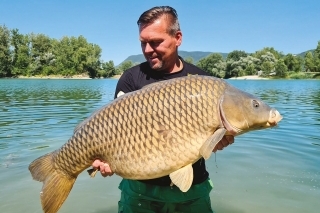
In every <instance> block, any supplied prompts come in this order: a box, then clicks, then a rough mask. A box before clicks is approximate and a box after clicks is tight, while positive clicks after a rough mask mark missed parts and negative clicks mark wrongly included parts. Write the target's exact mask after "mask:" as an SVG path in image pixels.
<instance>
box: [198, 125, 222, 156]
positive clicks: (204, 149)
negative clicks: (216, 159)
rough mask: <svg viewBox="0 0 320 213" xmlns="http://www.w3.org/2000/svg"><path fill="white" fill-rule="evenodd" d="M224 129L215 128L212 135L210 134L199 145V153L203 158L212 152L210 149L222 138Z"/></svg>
mask: <svg viewBox="0 0 320 213" xmlns="http://www.w3.org/2000/svg"><path fill="white" fill-rule="evenodd" d="M226 131H227V130H226V129H225V128H220V129H217V130H216V131H215V132H214V133H213V135H211V136H210V137H209V138H208V139H207V140H206V141H205V142H204V144H203V145H202V146H201V148H200V155H201V156H202V157H203V158H204V159H206V160H207V159H208V158H210V156H211V154H212V150H213V149H214V147H215V146H216V145H217V144H218V142H219V141H220V140H221V139H222V138H223V136H224V134H225V133H226Z"/></svg>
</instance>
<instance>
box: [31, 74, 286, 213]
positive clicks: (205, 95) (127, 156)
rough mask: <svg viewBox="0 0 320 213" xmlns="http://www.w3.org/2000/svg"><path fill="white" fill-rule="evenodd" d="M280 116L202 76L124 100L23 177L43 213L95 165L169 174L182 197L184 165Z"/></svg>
mask: <svg viewBox="0 0 320 213" xmlns="http://www.w3.org/2000/svg"><path fill="white" fill-rule="evenodd" d="M281 119H282V117H281V115H280V113H279V112H278V111H277V110H276V109H273V108H271V107H269V106H268V105H267V104H265V103H263V102H262V101H261V100H260V99H259V98H257V97H254V96H253V95H251V94H248V93H246V92H243V91H241V90H239V89H237V88H235V87H233V86H231V85H230V84H228V83H227V82H226V81H224V80H222V79H218V78H214V77H209V76H188V77H180V78H175V79H171V80H167V81H161V82H159V83H153V84H150V85H147V86H145V87H144V88H142V89H140V90H137V91H134V92H131V93H127V94H124V95H122V96H120V97H119V98H117V99H115V100H113V101H112V102H111V103H109V104H107V105H105V106H103V107H102V108H100V109H98V110H97V111H96V112H94V113H93V114H92V115H91V116H90V117H89V118H87V119H86V120H84V121H83V122H82V123H80V124H79V125H78V126H77V127H76V128H75V131H74V134H73V135H72V137H71V138H70V139H69V140H68V141H67V142H66V143H65V144H64V145H63V146H62V147H61V148H60V149H58V150H55V151H53V152H51V153H48V154H46V155H44V156H41V157H39V158H38V159H36V160H34V161H33V162H32V163H31V164H30V166H29V170H30V172H31V174H32V177H33V178H34V179H35V180H38V181H41V182H43V187H42V191H41V193H40V197H41V203H42V208H43V211H44V212H46V213H54V212H57V211H58V210H59V208H60V207H61V205H62V204H63V202H64V201H65V199H66V198H67V196H68V194H69V192H70V191H71V189H72V186H73V184H74V182H75V180H76V178H77V176H78V175H79V174H80V173H81V172H82V171H83V170H85V169H86V168H88V167H90V166H91V164H92V162H93V161H94V160H95V159H97V158H98V159H101V160H103V161H105V162H108V164H109V165H110V167H111V169H112V171H113V172H114V173H115V174H117V175H119V176H121V177H123V178H126V179H136V180H139V179H153V178H158V177H161V176H165V175H169V176H170V179H171V181H172V183H173V184H175V185H176V186H177V187H179V188H180V190H181V191H183V192H186V191H188V189H189V188H190V186H191V184H192V180H193V171H192V164H193V163H195V162H196V161H197V160H199V159H200V158H201V157H203V158H205V159H208V158H209V157H210V155H211V154H212V150H213V149H214V147H215V146H216V144H217V143H218V142H219V141H220V140H221V138H222V137H223V136H224V135H233V136H237V135H240V134H243V133H246V132H248V131H252V130H258V129H263V128H268V127H272V126H275V125H277V123H278V122H279V121H280V120H281Z"/></svg>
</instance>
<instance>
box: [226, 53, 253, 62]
mask: <svg viewBox="0 0 320 213" xmlns="http://www.w3.org/2000/svg"><path fill="white" fill-rule="evenodd" d="M247 55H248V54H247V53H246V52H245V51H242V50H234V51H232V52H230V53H229V54H228V56H227V61H228V60H231V59H232V60H233V61H239V60H240V58H243V57H247Z"/></svg>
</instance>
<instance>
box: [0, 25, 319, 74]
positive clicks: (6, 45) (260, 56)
mask: <svg viewBox="0 0 320 213" xmlns="http://www.w3.org/2000/svg"><path fill="white" fill-rule="evenodd" d="M101 52H102V49H101V48H100V47H99V46H98V45H97V44H93V43H89V42H88V41H87V40H86V38H84V37H83V36H78V37H74V36H72V37H68V36H64V37H62V38H61V39H53V38H50V37H48V36H46V35H44V34H34V33H31V34H26V35H25V34H21V33H19V30H18V29H12V30H10V29H8V28H7V27H6V26H4V25H3V26H0V77H17V76H48V75H62V76H73V75H89V76H90V77H91V78H101V77H103V78H106V77H111V76H114V75H117V74H121V73H123V72H124V71H125V70H127V69H128V68H130V67H132V66H134V65H135V64H134V63H133V62H132V61H125V62H123V63H122V64H120V65H119V66H118V67H116V66H115V65H114V62H113V61H112V60H110V61H108V62H104V61H103V60H101ZM185 60H186V61H188V62H190V63H193V59H192V58H190V57H189V58H185ZM195 65H196V66H198V67H200V68H202V69H203V70H205V71H206V72H208V73H210V74H211V75H212V76H216V77H220V78H230V77H240V76H244V75H256V74H259V75H260V74H261V75H262V76H270V75H273V76H278V77H281V78H283V77H287V76H289V75H291V76H294V75H296V76H297V75H299V74H301V73H308V72H312V73H314V72H319V73H320V41H319V42H318V46H317V47H316V49H315V50H314V51H310V52H308V53H306V55H305V56H304V57H300V56H296V55H293V54H287V55H284V54H282V53H281V52H278V51H276V50H275V49H274V48H269V47H268V48H263V49H262V50H259V51H256V52H255V53H252V54H248V53H246V52H244V51H241V50H235V51H232V52H231V53H229V54H228V56H227V58H226V59H224V58H223V57H222V55H221V54H218V53H213V54H210V55H208V56H207V57H205V58H202V59H200V60H199V61H198V62H197V63H196V64H195Z"/></svg>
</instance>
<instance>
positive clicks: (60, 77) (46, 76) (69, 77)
mask: <svg viewBox="0 0 320 213" xmlns="http://www.w3.org/2000/svg"><path fill="white" fill-rule="evenodd" d="M16 78H18V79H92V78H90V77H89V76H88V75H72V76H63V75H45V76H40V75H39V76H37V75H36V76H23V75H20V76H17V77H16Z"/></svg>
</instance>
